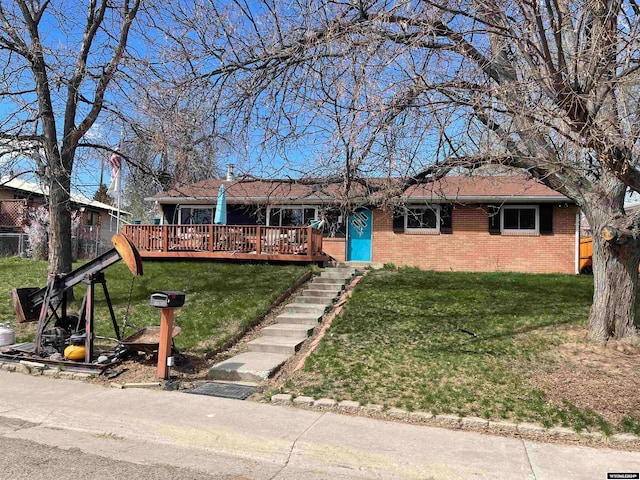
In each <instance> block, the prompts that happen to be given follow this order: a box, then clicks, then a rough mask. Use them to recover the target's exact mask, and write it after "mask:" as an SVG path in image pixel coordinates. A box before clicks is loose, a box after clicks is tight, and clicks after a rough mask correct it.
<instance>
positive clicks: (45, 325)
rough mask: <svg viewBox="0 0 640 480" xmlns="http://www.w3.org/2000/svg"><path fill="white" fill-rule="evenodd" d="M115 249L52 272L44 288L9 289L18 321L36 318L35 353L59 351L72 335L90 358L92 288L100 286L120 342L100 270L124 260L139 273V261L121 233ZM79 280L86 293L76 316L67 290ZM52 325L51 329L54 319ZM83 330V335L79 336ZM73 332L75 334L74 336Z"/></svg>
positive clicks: (92, 339) (87, 357)
mask: <svg viewBox="0 0 640 480" xmlns="http://www.w3.org/2000/svg"><path fill="white" fill-rule="evenodd" d="M111 242H112V243H113V245H114V248H113V249H111V250H109V251H108V252H106V253H104V254H102V255H100V256H99V257H96V258H95V259H93V260H91V261H89V262H87V263H85V264H84V265H82V266H80V267H78V268H77V269H75V270H73V271H72V272H71V273H67V274H63V275H51V276H50V277H49V281H48V283H47V286H46V287H44V288H40V289H38V288H32V287H29V288H17V289H14V290H13V291H12V292H11V298H12V301H13V308H14V309H15V312H16V315H17V317H18V321H19V322H21V323H22V322H35V321H36V320H37V321H38V326H37V329H36V339H35V353H36V354H38V355H40V356H42V357H44V356H48V355H51V354H53V353H56V352H57V353H62V352H63V351H64V348H65V345H66V343H67V342H69V340H70V339H71V338H72V337H76V341H77V339H78V338H80V339H81V341H83V343H84V346H85V355H84V361H85V363H91V361H92V360H93V343H94V336H95V335H94V310H95V288H96V285H97V284H101V285H102V289H103V291H104V296H105V300H106V302H107V306H108V307H109V314H110V316H111V322H112V323H113V329H114V332H115V335H116V338H117V339H118V340H119V341H120V340H121V336H120V329H119V327H118V323H117V322H116V318H115V314H114V311H113V305H112V303H111V298H110V297H109V291H108V290H107V283H106V280H105V278H104V273H103V271H104V270H105V269H106V268H108V267H110V266H111V265H113V264H114V263H117V262H118V261H120V260H123V261H124V263H125V264H126V265H127V267H128V268H129V270H130V271H131V273H132V274H133V275H134V277H135V276H138V275H142V260H141V258H140V254H139V253H138V250H137V249H136V247H135V246H134V245H133V244H132V243H131V242H130V241H129V240H128V239H127V238H126V237H125V236H124V235H122V234H120V233H118V234H116V235H114V236H113V237H112V238H111ZM80 283H85V284H86V285H87V292H86V294H85V296H84V299H83V300H82V306H81V307H80V311H79V313H78V315H73V314H69V313H68V312H67V306H68V305H67V304H68V296H69V295H68V292H69V290H70V289H72V288H73V287H74V286H76V285H79V284H80ZM54 319H55V322H54V324H53V327H52V328H50V325H51V323H52V322H53V321H54ZM82 331H84V336H82V335H78V334H80V333H81V332H82ZM73 334H76V335H73Z"/></svg>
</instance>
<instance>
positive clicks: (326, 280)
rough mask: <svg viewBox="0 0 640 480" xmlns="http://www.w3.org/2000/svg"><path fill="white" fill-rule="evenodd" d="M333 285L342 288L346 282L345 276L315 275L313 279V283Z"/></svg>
mask: <svg viewBox="0 0 640 480" xmlns="http://www.w3.org/2000/svg"><path fill="white" fill-rule="evenodd" d="M320 284H324V285H333V286H334V287H335V288H338V287H340V288H342V287H343V286H344V284H345V279H343V278H332V277H315V278H314V279H313V280H312V281H311V285H320Z"/></svg>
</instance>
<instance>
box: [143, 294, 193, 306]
mask: <svg viewBox="0 0 640 480" xmlns="http://www.w3.org/2000/svg"><path fill="white" fill-rule="evenodd" d="M184 297H185V294H184V292H177V291H173V290H157V291H155V292H151V298H150V299H149V305H151V306H152V307H157V308H176V307H181V306H183V305H184Z"/></svg>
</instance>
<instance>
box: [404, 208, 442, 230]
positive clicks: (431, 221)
mask: <svg viewBox="0 0 640 480" xmlns="http://www.w3.org/2000/svg"><path fill="white" fill-rule="evenodd" d="M404 228H405V230H406V231H416V230H420V231H429V232H438V231H440V206H439V205H432V206H427V205H425V206H420V207H407V213H406V215H405V217H404Z"/></svg>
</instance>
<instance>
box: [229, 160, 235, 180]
mask: <svg viewBox="0 0 640 480" xmlns="http://www.w3.org/2000/svg"><path fill="white" fill-rule="evenodd" d="M233 167H234V165H233V163H227V182H233V181H234V180H235V179H236V177H235V176H234V175H233Z"/></svg>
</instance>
